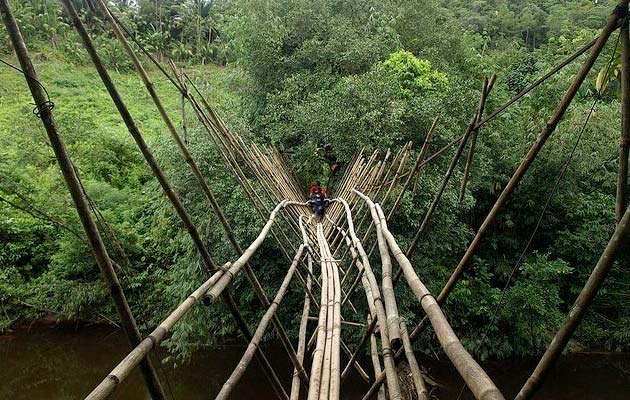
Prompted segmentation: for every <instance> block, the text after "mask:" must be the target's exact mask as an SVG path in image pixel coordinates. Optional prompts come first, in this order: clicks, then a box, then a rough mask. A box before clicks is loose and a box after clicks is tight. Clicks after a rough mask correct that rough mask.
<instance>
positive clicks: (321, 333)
mask: <svg viewBox="0 0 630 400" xmlns="http://www.w3.org/2000/svg"><path fill="white" fill-rule="evenodd" d="M318 239H319V235H318ZM320 266H321V276H322V280H321V282H322V290H321V300H320V306H319V319H318V322H317V330H316V337H317V343H316V346H315V350H314V351H313V354H312V357H313V361H312V363H311V380H310V382H309V389H308V400H319V398H320V390H321V389H320V388H321V384H322V370H323V369H324V365H323V363H324V351H325V347H326V331H327V330H326V322H327V318H328V293H329V290H328V282H329V278H328V268H326V267H325V265H324V263H323V262H321V263H320ZM331 318H332V317H331Z"/></svg>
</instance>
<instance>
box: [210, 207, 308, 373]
mask: <svg viewBox="0 0 630 400" xmlns="http://www.w3.org/2000/svg"><path fill="white" fill-rule="evenodd" d="M293 204H300V203H296V202H291V201H287V200H284V201H282V202H280V203H279V204H278V205H277V206H276V207H275V208H274V210H273V211H272V212H271V214H270V216H269V220H268V221H267V223H266V224H265V226H264V227H263V228H262V230H261V231H260V233H259V234H258V237H257V238H256V239H255V240H254V241H253V242H252V244H251V245H250V246H249V247H248V248H247V249H245V250H244V251H243V255H242V256H240V257H239V258H238V259H237V260H236V261H234V263H232V265H231V266H230V268H229V269H227V270H226V271H225V272H226V273H225V274H224V275H223V276H222V277H221V278H220V279H219V281H218V282H217V283H216V284H215V285H214V286H213V287H212V288H211V289H210V290H209V291H208V292H207V293H206V294H205V295H204V299H203V302H204V304H206V305H209V304H212V303H213V302H214V300H215V299H216V298H217V296H219V295H221V294H222V293H223V291H224V290H225V288H227V287H228V286H229V285H230V284H231V283H232V280H233V279H234V277H235V276H236V275H237V274H238V272H239V271H240V270H241V269H242V268H243V266H244V265H245V264H246V263H247V262H248V261H249V259H250V258H251V257H252V255H253V254H254V253H255V252H256V250H258V248H259V247H260V245H261V244H262V243H263V241H264V240H265V238H266V237H267V235H268V234H269V231H270V229H271V226H272V225H273V223H274V220H275V218H276V215H277V214H278V213H279V212H280V210H281V209H282V208H285V207H287V206H290V205H293ZM281 339H282V337H281ZM283 345H284V347H285V350H286V351H287V353H288V354H289V357H290V358H291V362H292V363H293V366H294V367H295V368H297V370H298V371H299V374H300V378H301V379H302V380H304V381H305V382H306V381H308V376H307V375H306V371H305V370H304V368H303V367H302V363H300V362H299V361H298V358H297V355H296V353H295V350H294V349H293V346H292V345H291V342H288V343H285V342H284V341H283Z"/></svg>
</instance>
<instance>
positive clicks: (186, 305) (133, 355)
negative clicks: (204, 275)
mask: <svg viewBox="0 0 630 400" xmlns="http://www.w3.org/2000/svg"><path fill="white" fill-rule="evenodd" d="M229 265H230V263H226V264H225V265H224V266H223V269H227V268H229ZM222 275H223V270H219V271H217V272H215V273H214V274H213V275H212V277H210V279H208V280H207V281H206V282H204V283H203V284H202V285H201V286H199V287H198V288H197V289H196V290H195V291H194V292H192V293H191V294H190V296H188V297H187V298H186V299H185V300H184V301H183V302H182V303H180V304H179V306H177V308H175V310H173V311H172V312H171V313H170V314H169V315H168V316H167V317H166V318H165V319H164V320H163V321H162V322H161V323H160V324H159V325H158V326H157V328H155V329H154V330H153V332H151V333H150V334H149V335H148V336H147V337H146V338H145V339H144V340H143V341H141V342H140V343H139V344H138V345H137V346H136V347H135V348H134V349H133V350H132V351H131V352H129V354H127V355H126V356H125V358H123V359H122V361H120V363H118V365H117V366H116V367H114V369H113V370H112V371H111V372H110V373H109V374H108V375H107V377H105V379H103V380H102V381H101V383H100V384H98V385H97V386H96V388H94V390H92V392H91V393H90V394H89V395H88V396H87V397H86V400H101V399H107V398H109V396H111V395H112V393H114V391H115V390H116V389H117V388H118V386H119V385H120V384H122V382H123V381H124V380H125V379H126V378H127V377H128V376H129V374H130V373H131V371H133V369H134V368H135V367H136V366H137V365H138V364H139V363H140V362H141V361H142V360H144V359H146V357H147V355H148V354H149V353H150V352H151V350H152V349H154V348H155V347H157V346H158V345H159V344H160V343H161V342H162V340H164V338H165V337H166V335H167V334H168V332H169V331H170V330H171V329H172V328H173V326H174V325H175V324H176V323H177V322H179V320H180V319H181V318H182V317H183V316H184V315H186V314H187V313H188V311H190V310H191V309H192V307H193V305H195V304H196V303H198V302H199V301H200V300H201V297H202V295H203V294H205V293H206V292H207V291H208V289H209V288H211V287H212V286H213V285H214V284H215V283H216V282H217V281H218V280H219V278H220V277H221V276H222Z"/></svg>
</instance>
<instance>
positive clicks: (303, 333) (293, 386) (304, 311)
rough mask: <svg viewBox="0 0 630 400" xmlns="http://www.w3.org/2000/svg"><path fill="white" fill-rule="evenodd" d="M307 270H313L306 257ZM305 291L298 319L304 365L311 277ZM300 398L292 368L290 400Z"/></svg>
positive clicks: (301, 358) (311, 261)
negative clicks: (302, 306) (300, 315)
mask: <svg viewBox="0 0 630 400" xmlns="http://www.w3.org/2000/svg"><path fill="white" fill-rule="evenodd" d="M308 269H309V271H312V270H313V259H312V258H311V257H310V256H309V257H308ZM306 289H307V290H306V291H305V295H304V308H303V309H302V318H301V319H300V329H299V332H298V348H297V356H298V361H300V362H301V363H304V353H305V350H306V328H307V324H308V315H309V313H310V310H311V298H310V297H309V295H308V291H309V290H310V289H311V276H310V275H308V276H307V277H306ZM299 398H300V375H299V373H298V371H297V369H295V368H293V379H292V381H291V397H290V399H291V400H299Z"/></svg>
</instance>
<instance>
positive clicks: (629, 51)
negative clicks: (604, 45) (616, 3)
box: [615, 18, 630, 223]
mask: <svg viewBox="0 0 630 400" xmlns="http://www.w3.org/2000/svg"><path fill="white" fill-rule="evenodd" d="M620 35H621V39H620V41H621V143H620V145H619V172H618V174H617V201H616V206H615V211H616V213H615V217H616V221H617V223H618V222H619V221H620V220H621V217H622V216H623V213H624V211H625V209H626V207H627V206H628V156H629V154H630V36H629V29H628V19H627V18H626V19H624V22H623V25H622V26H621V32H620Z"/></svg>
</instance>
